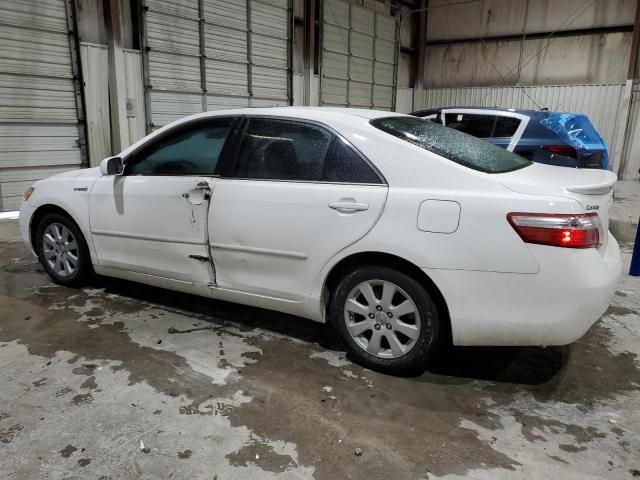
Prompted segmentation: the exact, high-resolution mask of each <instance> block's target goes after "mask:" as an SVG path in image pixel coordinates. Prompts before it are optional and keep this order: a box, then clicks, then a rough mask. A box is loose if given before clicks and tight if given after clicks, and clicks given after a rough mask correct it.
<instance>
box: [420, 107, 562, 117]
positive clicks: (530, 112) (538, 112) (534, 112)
mask: <svg viewBox="0 0 640 480" xmlns="http://www.w3.org/2000/svg"><path fill="white" fill-rule="evenodd" d="M454 108H468V109H473V110H495V111H498V112H515V113H522V114H524V115H529V116H543V115H548V114H550V113H556V112H550V111H547V110H530V109H526V108H503V107H473V106H457V107H438V108H423V109H421V110H416V111H415V112H413V113H411V115H414V114H417V113H422V112H439V111H440V110H449V109H454Z"/></svg>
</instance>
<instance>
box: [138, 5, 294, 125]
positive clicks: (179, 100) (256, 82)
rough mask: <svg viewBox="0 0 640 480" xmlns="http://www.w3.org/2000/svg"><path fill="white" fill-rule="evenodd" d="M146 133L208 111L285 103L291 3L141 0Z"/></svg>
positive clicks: (288, 82) (287, 94) (287, 99)
mask: <svg viewBox="0 0 640 480" xmlns="http://www.w3.org/2000/svg"><path fill="white" fill-rule="evenodd" d="M145 4H146V7H148V8H147V10H146V11H145V14H144V19H143V20H144V23H143V31H144V32H145V35H144V37H145V38H144V43H145V46H146V47H147V49H146V51H145V58H144V70H145V83H146V95H147V123H148V125H147V129H148V130H151V129H153V128H157V127H159V126H162V125H166V124H167V123H169V122H171V121H172V120H175V119H176V118H179V117H181V116H184V115H189V114H192V113H197V112H202V111H206V110H219V109H223V108H233V107H245V106H271V105H288V104H290V96H291V94H290V90H291V87H290V78H289V70H290V69H289V50H290V47H289V37H290V6H289V0H248V1H242V2H227V1H225V0H199V1H196V0H146V1H145Z"/></svg>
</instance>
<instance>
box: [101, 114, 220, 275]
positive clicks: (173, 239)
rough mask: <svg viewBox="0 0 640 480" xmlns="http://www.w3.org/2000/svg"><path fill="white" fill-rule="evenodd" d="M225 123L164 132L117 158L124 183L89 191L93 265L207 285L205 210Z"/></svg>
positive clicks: (104, 183)
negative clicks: (122, 165) (96, 262)
mask: <svg viewBox="0 0 640 480" xmlns="http://www.w3.org/2000/svg"><path fill="white" fill-rule="evenodd" d="M232 123H233V119H232V118H227V117H224V118H214V119H207V120H199V121H197V122H194V123H189V124H187V125H183V126H179V127H177V128H176V129H172V130H170V131H168V132H167V133H166V134H164V135H162V136H160V137H159V138H158V139H155V140H154V141H152V142H151V143H150V144H149V145H147V146H145V147H143V149H141V150H139V151H138V152H135V153H134V154H132V155H130V156H129V157H127V158H125V159H124V161H125V171H124V175H122V176H104V177H102V178H100V179H99V180H98V181H97V182H96V183H95V184H94V186H93V188H92V190H91V207H90V225H91V234H92V238H93V243H94V247H95V250H96V254H97V260H98V264H99V265H101V266H103V267H111V268H118V269H123V270H128V271H133V272H138V273H144V274H148V275H154V276H159V277H164V278H169V279H173V280H179V281H185V282H189V283H196V284H213V283H215V278H214V272H213V268H212V264H211V262H210V257H209V248H208V241H209V239H208V228H207V222H208V210H209V204H210V198H211V194H212V192H213V191H214V189H215V183H216V179H215V177H214V175H213V172H214V170H215V168H216V164H217V162H218V160H219V158H220V157H221V156H222V152H223V147H224V145H225V142H226V139H227V137H228V135H229V133H230V130H231V126H232Z"/></svg>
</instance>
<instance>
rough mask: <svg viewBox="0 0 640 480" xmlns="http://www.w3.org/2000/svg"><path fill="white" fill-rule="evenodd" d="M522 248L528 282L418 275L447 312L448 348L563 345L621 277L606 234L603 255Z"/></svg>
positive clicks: (597, 312) (598, 310)
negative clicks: (529, 263) (532, 267)
mask: <svg viewBox="0 0 640 480" xmlns="http://www.w3.org/2000/svg"><path fill="white" fill-rule="evenodd" d="M529 248H530V249H531V252H532V253H533V254H534V255H535V256H536V258H537V259H538V261H539V263H540V271H539V272H538V273H536V274H505V273H494V272H475V271H462V270H431V269H425V273H426V274H427V275H429V276H430V277H431V278H432V280H433V281H434V282H435V283H436V285H438V287H439V288H440V289H441V291H442V294H443V295H444V298H445V300H446V302H447V305H448V307H449V314H450V317H451V327H452V333H453V342H454V344H456V345H487V346H488V345H496V346H497V345H518V346H525V345H540V346H542V345H566V344H569V343H572V342H575V341H576V340H578V339H579V338H580V337H582V336H583V335H584V334H585V333H586V332H587V330H589V328H590V327H591V326H592V325H593V324H594V323H595V322H596V321H597V320H598V319H599V318H600V317H601V316H602V314H603V313H604V312H605V311H606V309H607V307H608V306H609V303H610V301H611V298H612V297H613V295H614V293H615V290H616V288H617V286H618V282H619V280H620V275H621V272H622V259H621V257H620V249H619V247H618V243H617V242H616V240H615V238H613V236H612V235H611V234H609V238H608V242H607V246H606V247H605V248H604V250H603V251H597V250H596V249H585V250H570V249H563V248H557V247H548V246H543V245H529Z"/></svg>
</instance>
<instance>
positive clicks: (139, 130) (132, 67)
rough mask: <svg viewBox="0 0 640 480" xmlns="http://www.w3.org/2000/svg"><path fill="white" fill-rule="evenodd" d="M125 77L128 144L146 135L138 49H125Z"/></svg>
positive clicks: (140, 62) (140, 56)
mask: <svg viewBox="0 0 640 480" xmlns="http://www.w3.org/2000/svg"><path fill="white" fill-rule="evenodd" d="M124 61H125V78H126V93H127V126H128V131H129V142H128V143H129V145H131V144H132V143H135V142H137V141H138V140H140V139H141V138H142V137H144V136H145V135H146V133H145V125H144V121H145V112H144V108H145V106H144V87H143V83H142V82H143V77H142V55H141V53H140V51H139V50H125V51H124Z"/></svg>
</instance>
